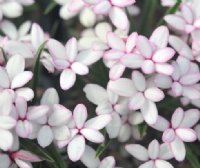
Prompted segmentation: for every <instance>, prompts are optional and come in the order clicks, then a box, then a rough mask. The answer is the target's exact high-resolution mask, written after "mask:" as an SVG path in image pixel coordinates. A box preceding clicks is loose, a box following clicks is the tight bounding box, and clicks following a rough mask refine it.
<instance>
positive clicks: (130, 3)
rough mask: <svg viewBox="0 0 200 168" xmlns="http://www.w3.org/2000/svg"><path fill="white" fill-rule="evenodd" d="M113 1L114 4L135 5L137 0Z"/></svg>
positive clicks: (119, 5) (120, 5)
mask: <svg viewBox="0 0 200 168" xmlns="http://www.w3.org/2000/svg"><path fill="white" fill-rule="evenodd" d="M111 3H112V5H114V6H118V7H126V6H130V5H133V4H134V3H135V0H111Z"/></svg>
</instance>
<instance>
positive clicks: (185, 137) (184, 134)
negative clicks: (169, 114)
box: [176, 128, 197, 142]
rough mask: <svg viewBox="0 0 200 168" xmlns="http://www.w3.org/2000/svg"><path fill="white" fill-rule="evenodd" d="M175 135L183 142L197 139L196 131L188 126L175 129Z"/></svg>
mask: <svg viewBox="0 0 200 168" xmlns="http://www.w3.org/2000/svg"><path fill="white" fill-rule="evenodd" d="M176 135H177V136H178V137H179V138H180V139H181V140H182V141H184V142H194V141H196V139H197V135H196V132H195V131H194V130H193V129H189V128H178V129H176Z"/></svg>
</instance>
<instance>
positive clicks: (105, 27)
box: [95, 22, 112, 42]
mask: <svg viewBox="0 0 200 168" xmlns="http://www.w3.org/2000/svg"><path fill="white" fill-rule="evenodd" d="M111 31H112V26H111V25H110V24H109V23H107V22H102V23H98V24H97V25H96V27H95V33H96V35H97V37H99V38H100V39H101V40H102V41H103V42H107V33H108V32H111Z"/></svg>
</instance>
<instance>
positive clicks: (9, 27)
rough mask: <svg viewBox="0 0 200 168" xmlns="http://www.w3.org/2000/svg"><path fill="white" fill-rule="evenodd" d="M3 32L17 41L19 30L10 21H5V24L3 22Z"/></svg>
mask: <svg viewBox="0 0 200 168" xmlns="http://www.w3.org/2000/svg"><path fill="white" fill-rule="evenodd" d="M0 27H1V31H2V32H3V33H4V34H5V35H6V36H7V37H9V38H10V39H13V40H16V39H17V35H18V34H17V33H18V32H17V29H16V26H15V25H14V24H13V23H12V22H10V21H8V20H4V21H3V22H1V25H0Z"/></svg>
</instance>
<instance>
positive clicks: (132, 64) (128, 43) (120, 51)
mask: <svg viewBox="0 0 200 168" xmlns="http://www.w3.org/2000/svg"><path fill="white" fill-rule="evenodd" d="M137 39H138V34H137V33H136V32H134V33H132V34H131V35H130V36H129V37H127V38H124V39H123V38H120V37H119V36H118V35H116V34H115V33H112V32H109V33H108V34H107V42H108V45H109V47H110V48H111V49H110V50H108V51H106V52H105V54H104V57H103V58H104V59H105V60H107V61H113V62H114V63H113V65H112V66H111V67H110V72H109V77H110V79H111V80H116V79H119V78H120V77H121V76H122V75H123V73H124V71H125V68H126V67H128V68H132V69H136V68H140V67H141V66H142V64H143V62H144V59H143V57H142V56H141V55H139V54H137V53H135V48H136V44H137Z"/></svg>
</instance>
